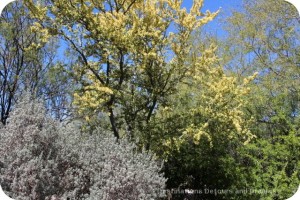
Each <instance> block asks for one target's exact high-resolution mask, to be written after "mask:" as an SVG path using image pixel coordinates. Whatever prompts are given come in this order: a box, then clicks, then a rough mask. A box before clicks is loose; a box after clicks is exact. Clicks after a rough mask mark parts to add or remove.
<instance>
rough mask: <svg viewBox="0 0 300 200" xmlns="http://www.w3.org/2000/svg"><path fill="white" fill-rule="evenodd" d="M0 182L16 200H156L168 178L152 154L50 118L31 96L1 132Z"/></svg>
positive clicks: (124, 141) (122, 140) (109, 136)
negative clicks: (161, 171)
mask: <svg viewBox="0 0 300 200" xmlns="http://www.w3.org/2000/svg"><path fill="white" fill-rule="evenodd" d="M0 140H1V146H0V155H1V158H0V170H1V171H0V172H1V173H0V182H1V186H2V188H3V190H4V191H5V192H6V193H7V194H8V195H9V196H10V197H12V198H14V199H68V198H71V199H107V200H108V199H122V200H123V199H157V198H159V197H162V196H164V194H162V193H161V192H160V191H162V190H161V189H164V186H165V181H166V180H165V178H164V177H162V175H161V174H160V173H159V171H160V169H161V168H160V167H159V165H158V163H157V162H156V161H155V159H154V157H153V155H152V154H151V152H138V151H137V150H136V147H135V145H134V144H133V143H131V142H129V141H128V140H126V139H120V140H118V141H116V139H115V138H114V136H113V135H112V134H111V133H107V132H104V131H101V130H100V129H99V128H98V129H97V130H95V131H94V132H93V134H87V133H83V132H81V131H80V129H79V128H78V126H76V124H75V123H70V124H68V125H63V124H60V123H58V122H55V121H53V120H51V119H50V118H48V117H47V116H46V114H45V110H44V108H43V104H42V103H40V102H38V101H37V100H32V99H30V97H29V95H27V96H26V97H25V98H24V100H23V101H22V102H20V103H19V104H18V105H17V106H16V108H15V109H14V112H12V114H11V117H10V118H9V120H8V123H7V125H6V126H5V127H2V128H0Z"/></svg>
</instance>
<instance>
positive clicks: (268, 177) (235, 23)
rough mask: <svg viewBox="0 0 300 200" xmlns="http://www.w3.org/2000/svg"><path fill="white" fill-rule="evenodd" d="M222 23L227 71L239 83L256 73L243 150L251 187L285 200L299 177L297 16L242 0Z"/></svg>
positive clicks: (280, 6) (280, 5) (279, 6)
mask: <svg viewBox="0 0 300 200" xmlns="http://www.w3.org/2000/svg"><path fill="white" fill-rule="evenodd" d="M226 22H227V23H226V24H225V29H226V30H228V33H229V37H228V38H226V40H225V43H226V45H224V46H223V47H224V51H223V54H222V55H223V56H224V58H226V61H227V63H225V65H226V68H227V71H228V73H232V74H235V75H236V76H237V77H238V78H239V79H240V80H242V79H243V78H244V77H245V76H248V75H249V74H251V73H253V71H254V70H255V71H258V72H259V75H258V76H257V78H256V80H255V81H254V82H253V83H252V86H251V96H249V100H250V101H251V102H252V104H250V105H249V106H248V108H247V112H248V115H249V116H253V117H254V118H255V121H254V123H253V125H252V128H251V130H252V132H253V133H254V134H255V135H257V139H256V140H255V141H253V143H251V144H250V145H248V146H246V149H247V150H245V149H244V150H245V152H244V153H245V158H244V161H243V162H245V163H244V164H245V167H246V169H247V170H250V171H252V173H253V174H255V176H254V177H253V178H254V180H252V182H251V181H250V185H251V187H253V188H257V189H259V188H260V189H262V188H264V189H267V190H269V191H272V194H262V196H261V197H260V198H264V199H286V198H288V197H290V196H291V195H292V194H293V192H294V191H295V189H296V188H297V185H298V183H299V178H300V177H299V173H298V171H299V151H298V150H299V127H300V126H299V125H300V124H299V122H300V121H299V105H300V104H299V103H300V101H299V100H300V99H299V94H300V93H299V91H300V90H299V89H300V88H299V85H300V84H299V80H300V79H299V72H300V71H299V51H298V49H299V38H300V35H299V25H300V24H299V15H298V13H297V11H296V9H295V8H294V7H293V6H292V5H290V4H288V3H286V2H284V1H273V0H268V1H244V3H243V9H242V10H240V11H235V12H233V14H232V16H230V17H229V18H228V19H226ZM224 61H225V60H224ZM240 151H241V152H242V151H243V150H240ZM249 166H251V167H249ZM273 190H274V192H273Z"/></svg>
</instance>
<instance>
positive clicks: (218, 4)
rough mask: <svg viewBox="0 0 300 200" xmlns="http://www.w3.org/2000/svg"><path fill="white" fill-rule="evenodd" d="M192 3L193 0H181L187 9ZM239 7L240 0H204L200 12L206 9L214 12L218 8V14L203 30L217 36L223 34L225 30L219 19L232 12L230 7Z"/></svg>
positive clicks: (240, 5)
mask: <svg viewBox="0 0 300 200" xmlns="http://www.w3.org/2000/svg"><path fill="white" fill-rule="evenodd" d="M192 4H193V0H183V5H182V6H183V7H186V8H187V10H189V9H190V7H191V6H192ZM241 7H242V0H204V6H203V8H202V12H205V11H206V10H209V11H211V12H215V11H217V10H218V9H220V14H219V15H218V16H217V18H216V19H215V20H213V21H212V22H210V23H208V24H207V25H205V27H204V28H205V29H204V30H205V31H208V32H210V33H213V34H217V35H218V36H222V35H224V34H225V32H224V30H223V27H222V23H221V22H220V20H221V19H222V18H225V17H227V16H229V15H230V14H231V12H232V9H240V8H241Z"/></svg>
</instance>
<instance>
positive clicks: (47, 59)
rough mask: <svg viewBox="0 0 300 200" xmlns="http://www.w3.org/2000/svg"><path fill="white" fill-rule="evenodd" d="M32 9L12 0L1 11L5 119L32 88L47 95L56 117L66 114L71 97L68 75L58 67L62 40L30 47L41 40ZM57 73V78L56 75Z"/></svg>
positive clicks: (0, 83)
mask: <svg viewBox="0 0 300 200" xmlns="http://www.w3.org/2000/svg"><path fill="white" fill-rule="evenodd" d="M34 21H35V20H34V19H33V18H31V17H30V15H29V12H28V9H26V8H25V7H24V5H23V4H22V3H21V2H19V1H16V2H13V3H10V4H9V5H8V6H6V7H5V9H4V10H3V12H2V14H1V18H0V23H1V30H0V38H1V42H0V63H1V64H0V92H1V94H0V99H1V100H0V110H1V122H2V123H3V124H5V123H6V119H7V117H8V116H9V113H10V111H11V109H12V107H13V106H14V104H15V103H16V102H17V101H18V99H19V98H20V97H21V96H22V95H23V91H25V90H30V91H32V92H33V93H36V94H37V95H38V96H43V97H44V98H45V100H46V103H47V104H48V110H49V112H51V113H53V116H55V117H56V118H61V119H63V118H65V117H66V114H67V113H68V109H67V106H66V105H67V104H68V103H67V102H69V101H70V99H68V98H67V96H68V91H67V90H68V89H70V87H69V86H67V85H71V84H69V83H68V84H67V82H68V81H69V80H66V76H64V75H63V73H62V72H61V71H59V70H58V68H59V67H58V66H59V63H57V62H58V59H59V58H58V56H56V53H57V49H58V46H57V45H58V43H57V41H55V40H54V39H53V40H51V41H49V43H48V44H47V45H46V46H44V47H43V48H36V49H29V47H30V45H32V44H34V43H38V42H39V41H40V34H39V33H33V32H32V31H31V29H30V27H31V26H32V24H33V23H34ZM54 77H55V78H54Z"/></svg>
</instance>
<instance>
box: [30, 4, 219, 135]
mask: <svg viewBox="0 0 300 200" xmlns="http://www.w3.org/2000/svg"><path fill="white" fill-rule="evenodd" d="M25 4H26V5H27V6H28V7H29V8H30V10H31V11H32V15H33V17H35V18H36V19H37V20H38V21H39V23H36V24H35V25H34V26H33V28H32V30H33V31H35V32H39V33H42V35H43V38H42V39H41V41H40V44H34V45H32V48H37V47H40V46H42V45H43V44H44V43H45V42H47V40H48V39H49V38H50V37H52V36H58V37H60V38H62V39H64V40H65V41H67V42H68V44H69V47H70V48H72V49H73V50H74V52H75V53H76V54H77V56H78V60H77V61H78V63H77V64H76V65H74V75H75V76H76V77H77V78H78V80H79V82H80V87H79V89H78V91H77V92H76V93H75V94H74V105H75V106H76V107H77V108H78V111H79V113H80V114H82V116H85V118H86V119H90V118H91V117H92V116H95V113H100V112H101V113H104V114H106V115H107V117H109V121H110V124H111V127H112V130H113V131H114V134H115V136H116V137H120V133H119V132H120V131H119V129H121V128H123V129H126V130H128V132H129V133H130V134H131V135H132V136H134V130H135V129H136V127H137V126H138V125H140V124H147V123H149V121H150V119H151V117H152V116H153V114H154V113H155V110H156V108H157V106H158V105H159V104H160V103H161V102H163V101H164V98H165V97H166V96H168V95H169V94H171V93H172V92H174V89H175V88H176V86H177V84H178V83H179V82H180V81H181V80H182V79H183V78H184V77H185V76H187V75H188V74H189V71H190V70H191V67H190V66H188V65H186V60H185V58H186V56H187V55H188V54H189V53H190V49H191V44H189V43H188V42H187V41H188V39H189V37H190V35H191V33H192V32H193V31H194V30H195V29H197V28H199V27H201V26H203V25H204V24H206V23H208V22H209V21H211V20H212V19H213V18H214V17H215V16H216V15H217V12H216V13H210V12H209V11H206V12H205V13H203V12H201V8H202V6H203V1H202V0H197V1H195V2H194V3H193V5H192V7H191V9H190V10H186V8H182V1H180V0H125V1H124V0H109V1H107V0H106V1H104V0H100V1H93V0H87V1H83V0H75V1H74V0H73V1H71V0H60V1H50V2H48V4H49V5H41V4H34V3H33V1H32V0H25ZM137 121H138V123H137Z"/></svg>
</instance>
